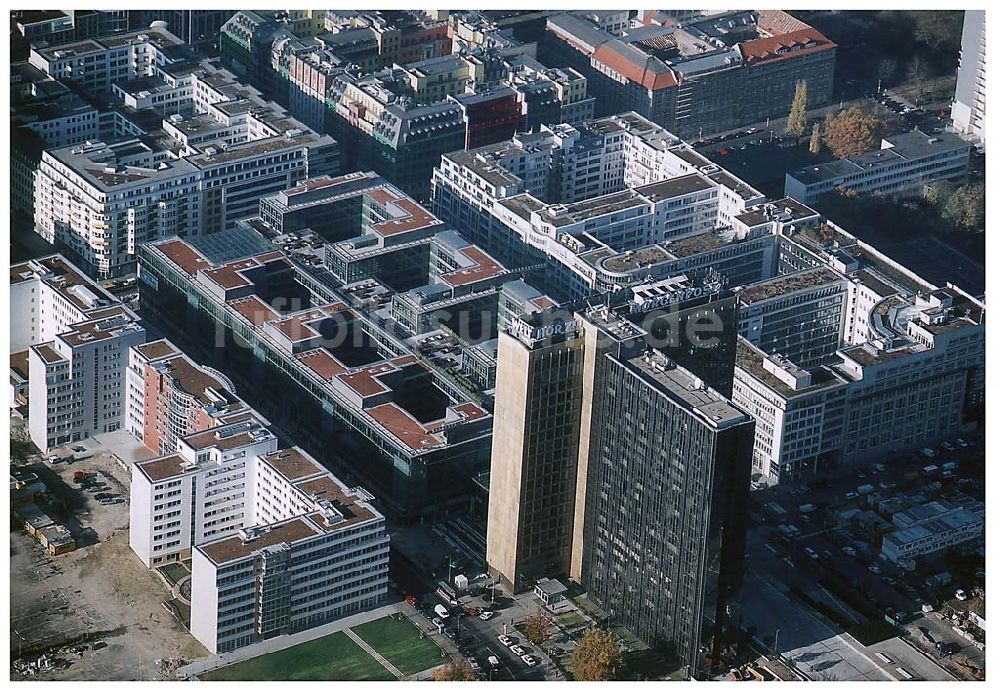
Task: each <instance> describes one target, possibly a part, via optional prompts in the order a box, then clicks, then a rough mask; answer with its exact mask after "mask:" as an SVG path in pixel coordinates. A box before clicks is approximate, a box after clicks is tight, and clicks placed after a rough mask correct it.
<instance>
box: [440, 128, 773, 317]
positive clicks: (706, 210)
mask: <svg viewBox="0 0 1000 694" xmlns="http://www.w3.org/2000/svg"><path fill="white" fill-rule="evenodd" d="M433 187H434V195H433V203H434V211H435V213H436V214H438V216H440V217H441V218H442V219H444V220H446V221H448V222H450V223H451V224H452V225H453V226H455V227H456V228H458V229H462V230H463V233H466V234H467V235H468V236H469V238H470V239H472V240H473V241H474V242H475V243H477V244H479V245H481V246H483V247H484V248H486V249H487V250H488V251H489V252H491V253H493V254H495V255H496V256H497V257H498V258H499V260H500V261H501V262H503V263H505V264H507V265H509V266H518V265H524V264H532V263H539V262H544V263H546V264H547V265H548V266H549V268H550V269H551V273H550V275H549V276H550V277H551V280H552V282H553V286H551V287H547V288H546V291H547V293H551V294H553V295H556V296H560V297H563V298H573V297H578V296H580V295H583V294H586V293H589V292H591V291H606V290H608V289H611V288H613V283H614V278H613V277H612V276H611V275H607V274H602V273H601V272H600V271H599V267H598V263H599V261H600V260H601V259H603V258H606V257H608V256H617V255H620V254H623V253H627V252H630V251H639V250H640V249H643V248H645V247H648V246H650V245H652V244H658V243H662V242H664V241H668V240H671V239H682V238H685V237H688V236H695V235H699V234H703V233H705V232H708V231H714V230H715V229H717V228H727V227H732V226H733V224H734V220H735V218H736V217H737V216H738V215H739V214H741V213H743V212H744V211H746V210H747V209H749V208H751V207H752V206H754V205H757V204H759V203H762V202H764V200H765V198H764V196H763V195H761V194H760V193H759V192H758V191H756V190H754V189H752V188H750V187H749V186H747V185H746V184H745V183H743V182H742V181H740V180H739V179H736V178H735V177H733V176H731V175H730V174H728V173H727V172H725V171H723V170H722V169H720V168H719V167H718V166H716V165H714V164H712V163H711V162H709V161H708V160H707V159H705V158H704V157H702V156H701V155H699V154H698V153H697V152H695V151H694V150H693V149H692V148H691V147H690V146H689V145H687V144H685V143H684V142H682V141H681V140H680V139H678V138H676V137H674V136H673V135H671V134H670V133H669V132H667V131H666V130H664V129H663V128H661V127H659V126H657V125H655V124H653V123H652V122H650V121H648V120H646V119H645V118H642V117H641V116H638V115H637V114H635V113H623V114H619V115H617V116H610V117H607V118H601V119H597V120H593V121H589V122H587V123H584V124H582V125H580V126H578V127H573V126H570V125H568V124H565V123H563V124H560V125H556V126H551V127H543V128H542V129H541V131H540V132H538V133H520V134H518V135H516V136H515V137H514V138H513V139H512V140H511V141H509V142H504V143H500V144H498V145H490V146H488V147H482V148H479V149H475V150H464V151H461V152H453V153H450V154H446V155H444V156H443V157H442V159H441V164H440V166H438V167H437V168H436V169H435V171H434V178H433Z"/></svg>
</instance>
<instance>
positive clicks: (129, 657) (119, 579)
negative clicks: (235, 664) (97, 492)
mask: <svg viewBox="0 0 1000 694" xmlns="http://www.w3.org/2000/svg"><path fill="white" fill-rule="evenodd" d="M27 469H29V470H30V471H31V472H35V473H36V474H38V475H39V477H40V478H41V480H42V481H43V482H44V483H45V484H46V486H47V487H48V499H47V501H48V503H47V504H46V506H45V510H46V511H47V512H49V513H50V514H51V515H52V517H53V518H54V519H56V520H57V522H61V523H63V524H65V525H66V527H67V528H68V529H69V530H70V532H71V533H72V534H73V536H74V538H75V539H76V541H77V543H78V548H77V549H76V550H75V551H72V552H69V553H67V554H63V555H60V556H50V555H48V554H46V553H45V551H44V550H43V549H42V547H41V545H40V544H39V543H38V542H37V541H36V540H35V539H34V538H32V537H30V536H28V535H27V534H26V533H25V532H24V530H23V529H21V528H20V527H19V526H18V525H17V524H12V527H11V533H10V574H11V575H10V580H11V626H10V629H11V638H10V644H11V645H10V649H11V661H12V665H11V672H10V674H11V678H12V679H15V680H24V679H30V680H136V679H141V680H162V679H173V671H172V670H173V669H174V668H175V667H176V665H177V664H178V663H177V660H178V659H179V660H181V661H184V662H190V661H191V660H194V659H197V658H201V657H204V656H206V655H208V653H207V651H206V650H205V648H204V647H203V646H201V644H199V643H198V642H197V641H195V639H194V638H193V637H192V636H191V635H190V634H189V633H188V632H187V630H186V629H185V628H184V627H182V626H181V625H180V624H178V623H177V622H176V621H175V619H174V617H173V616H172V615H171V614H170V613H169V612H167V610H166V609H165V608H164V607H163V605H162V603H163V602H164V601H165V600H168V599H170V598H171V592H170V589H169V588H168V587H167V585H166V584H165V583H164V582H163V581H162V580H161V578H160V577H159V575H158V574H156V573H154V572H151V571H149V570H147V569H146V568H145V567H144V566H143V565H142V563H141V562H140V561H139V560H138V558H137V557H136V556H135V555H134V554H133V553H132V550H131V549H130V548H129V546H128V473H127V472H126V471H125V470H124V469H123V468H122V467H121V466H120V465H119V464H118V462H117V461H115V459H114V458H112V456H110V455H107V454H106V453H102V452H99V451H90V452H87V453H86V454H84V459H83V460H79V461H77V462H74V463H72V464H70V465H66V464H59V465H54V466H50V465H49V464H47V463H44V462H41V461H40V460H38V459H36V460H35V461H34V463H33V464H32V465H30V466H29V467H28V468H27ZM76 470H86V471H88V472H91V473H93V474H94V475H95V476H96V477H99V478H100V479H102V481H103V483H104V484H105V485H106V487H107V489H108V492H107V493H109V494H114V495H116V496H118V497H119V498H123V499H124V503H121V502H119V503H116V504H114V505H101V504H99V503H98V502H97V501H96V499H95V496H94V494H93V493H90V492H88V491H85V490H81V489H80V488H79V487H78V486H77V485H74V483H73V473H74V471H76ZM170 659H173V661H172V662H166V663H165V662H163V661H164V660H168V661H170Z"/></svg>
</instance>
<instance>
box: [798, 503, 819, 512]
mask: <svg viewBox="0 0 1000 694" xmlns="http://www.w3.org/2000/svg"><path fill="white" fill-rule="evenodd" d="M815 510H816V507H815V506H814V505H813V504H802V505H801V506H799V513H801V514H807V513H812V512H813V511H815Z"/></svg>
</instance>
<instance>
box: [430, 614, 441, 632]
mask: <svg viewBox="0 0 1000 694" xmlns="http://www.w3.org/2000/svg"><path fill="white" fill-rule="evenodd" d="M431 624H433V625H434V626H436V627H437V628H438V629H444V622H443V621H442V620H441V618H440V617H435V618H434V619H432V620H431Z"/></svg>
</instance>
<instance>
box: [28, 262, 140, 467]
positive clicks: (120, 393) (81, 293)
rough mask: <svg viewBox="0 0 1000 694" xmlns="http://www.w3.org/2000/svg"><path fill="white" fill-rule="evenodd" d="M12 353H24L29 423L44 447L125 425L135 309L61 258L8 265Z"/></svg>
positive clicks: (135, 341) (135, 333)
mask: <svg viewBox="0 0 1000 694" xmlns="http://www.w3.org/2000/svg"><path fill="white" fill-rule="evenodd" d="M10 280H11V281H10V288H11V304H10V305H11V342H10V353H11V354H12V355H15V356H16V355H24V353H25V352H27V359H26V361H27V364H28V429H29V431H30V434H31V440H32V442H34V444H35V445H36V446H38V448H39V449H41V450H42V451H47V450H49V449H50V448H53V447H55V446H59V445H63V444H65V443H69V442H71V441H79V440H81V439H85V438H87V437H89V436H93V435H95V434H99V433H105V432H109V431H115V430H117V429H120V428H121V427H123V426H124V418H125V397H124V394H125V366H126V364H127V362H128V349H129V347H131V346H132V345H136V344H140V343H142V342H144V341H145V334H146V332H145V329H144V328H142V327H141V326H140V325H139V322H138V318H137V317H136V315H135V314H134V313H132V311H130V310H129V309H127V308H126V307H124V306H122V305H121V303H120V302H119V301H117V300H116V299H115V298H114V297H112V296H111V295H110V294H108V293H107V292H105V291H104V290H103V289H101V288H100V287H98V286H97V285H95V284H93V283H92V282H90V281H89V280H88V279H86V278H85V277H84V275H83V273H81V272H80V271H79V270H78V269H77V268H76V267H74V266H73V265H71V264H70V263H68V262H67V261H66V260H65V259H64V258H63V257H62V256H58V255H55V256H49V257H46V258H39V259H36V260H31V261H28V262H25V263H19V264H15V265H12V266H11V268H10Z"/></svg>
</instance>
